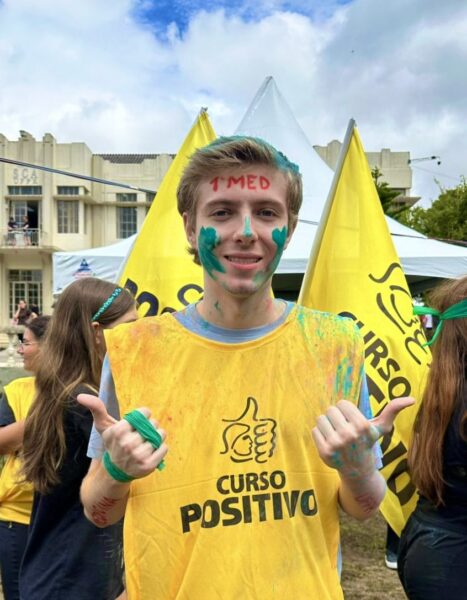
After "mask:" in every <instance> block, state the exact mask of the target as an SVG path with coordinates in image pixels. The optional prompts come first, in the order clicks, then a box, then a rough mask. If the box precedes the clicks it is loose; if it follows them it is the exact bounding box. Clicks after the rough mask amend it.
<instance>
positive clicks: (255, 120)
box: [53, 77, 467, 293]
mask: <svg viewBox="0 0 467 600" xmlns="http://www.w3.org/2000/svg"><path fill="white" fill-rule="evenodd" d="M236 133H237V134H246V135H252V136H256V137H261V138H264V139H265V140H267V141H268V142H270V143H272V144H273V145H274V146H276V147H277V148H278V149H279V150H281V151H282V152H284V153H285V154H286V155H287V156H288V158H289V159H290V160H292V161H294V162H296V163H297V164H298V165H299V167H300V171H301V173H302V177H303V188H304V198H303V206H302V209H301V211H300V220H299V223H298V225H297V229H296V231H295V233H294V235H293V237H292V241H291V243H290V244H289V246H288V248H287V250H286V251H285V252H284V255H283V257H282V260H281V262H280V263H279V267H278V269H277V274H278V277H279V278H282V282H280V283H278V282H277V281H276V282H275V287H276V289H279V290H280V289H290V290H296V291H298V288H299V286H300V280H301V276H302V275H303V273H304V272H305V269H306V265H307V262H308V258H309V255H310V250H311V247H312V244H313V239H314V236H315V233H316V229H317V224H318V222H319V219H320V217H321V212H322V210H323V206H324V204H325V201H326V198H327V195H328V192H329V189H330V187H331V181H332V178H333V172H332V170H331V169H330V168H329V167H328V166H327V165H326V163H325V162H324V161H323V160H322V159H321V158H320V157H319V155H318V154H317V152H316V151H315V149H314V148H313V146H312V145H311V144H310V142H309V141H308V139H307V137H306V135H305V133H304V132H303V130H302V128H301V127H300V125H299V124H298V122H297V120H296V119H295V117H294V115H293V113H292V111H291V109H290V107H289V106H288V104H287V102H286V101H285V99H284V98H283V96H282V94H281V93H280V91H279V90H278V88H277V86H276V83H275V82H274V79H273V78H272V77H267V78H266V79H265V81H264V83H263V84H262V86H261V87H260V89H259V90H258V93H257V94H256V96H255V98H254V99H253V101H252V103H251V105H250V107H249V108H248V110H247V112H246V113H245V116H244V117H243V119H242V121H241V123H240V125H239V126H238V128H237V131H236ZM156 201H157V200H156ZM387 221H388V225H389V230H390V232H391V235H392V237H393V241H394V244H395V247H396V250H397V253H398V255H399V258H400V260H401V263H402V267H403V269H404V272H405V274H406V276H407V278H408V280H409V283H410V284H411V288H412V290H413V291H417V290H418V289H423V287H429V286H430V285H431V284H432V280H433V278H445V279H449V278H455V277H459V276H461V275H464V274H466V273H467V248H462V247H460V246H455V245H452V244H445V243H442V242H437V241H434V240H430V239H428V238H427V237H425V236H424V235H422V234H421V233H418V232H417V231H414V230H413V229H410V228H409V227H405V226H404V225H401V224H400V223H398V222H397V221H395V220H393V219H390V218H389V217H387ZM135 237H136V236H132V237H130V238H128V239H126V240H123V241H121V242H118V243H117V244H112V245H111V246H104V247H101V248H94V249H90V250H81V251H76V252H56V253H55V254H54V257H53V288H54V293H59V292H60V291H61V290H63V289H64V287H66V285H68V283H70V282H71V281H74V279H77V278H79V277H83V276H85V275H94V276H96V277H101V278H103V279H108V280H110V281H117V280H118V274H119V272H120V269H121V268H122V265H123V261H124V259H125V257H126V256H127V253H128V252H129V250H130V249H131V247H132V245H133V242H134V239H135ZM375 251H377V248H375ZM83 261H84V262H83Z"/></svg>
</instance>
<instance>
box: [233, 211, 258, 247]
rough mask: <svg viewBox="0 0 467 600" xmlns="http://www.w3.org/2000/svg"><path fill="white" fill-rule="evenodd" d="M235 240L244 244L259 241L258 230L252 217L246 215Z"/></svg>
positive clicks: (241, 221)
mask: <svg viewBox="0 0 467 600" xmlns="http://www.w3.org/2000/svg"><path fill="white" fill-rule="evenodd" d="M235 239H237V240H239V241H242V242H254V241H256V240H257V239H258V235H257V233H256V228H255V226H254V224H252V219H251V215H245V216H243V218H242V219H241V220H240V221H239V224H238V228H237V231H236V233H235Z"/></svg>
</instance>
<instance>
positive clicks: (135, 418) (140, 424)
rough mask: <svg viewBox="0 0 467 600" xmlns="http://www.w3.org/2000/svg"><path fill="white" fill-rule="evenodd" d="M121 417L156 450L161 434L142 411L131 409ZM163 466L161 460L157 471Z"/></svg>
mask: <svg viewBox="0 0 467 600" xmlns="http://www.w3.org/2000/svg"><path fill="white" fill-rule="evenodd" d="M123 418H124V419H125V421H128V423H129V424H130V425H131V426H132V427H133V429H136V431H137V432H138V433H139V434H140V436H141V437H142V438H143V440H146V442H149V443H150V444H151V446H152V447H153V448H155V449H156V450H157V449H158V448H159V447H160V446H161V444H162V438H161V436H160V435H159V433H158V432H157V430H156V428H155V427H154V425H153V424H152V423H151V421H150V420H149V419H148V418H147V417H145V416H144V415H143V413H142V412H140V411H139V410H132V411H131V412H129V413H128V414H126V415H125V416H124V417H123ZM164 467H165V463H164V461H161V462H160V463H159V464H158V465H157V467H156V468H157V469H158V471H162V469H163V468H164Z"/></svg>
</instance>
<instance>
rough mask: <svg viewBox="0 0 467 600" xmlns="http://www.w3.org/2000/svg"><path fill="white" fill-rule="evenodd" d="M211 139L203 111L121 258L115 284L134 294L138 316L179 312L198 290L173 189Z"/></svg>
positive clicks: (196, 273)
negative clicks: (121, 266)
mask: <svg viewBox="0 0 467 600" xmlns="http://www.w3.org/2000/svg"><path fill="white" fill-rule="evenodd" d="M215 138H216V134H215V132H214V129H213V128H212V125H211V122H210V121H209V117H208V115H207V112H206V110H204V109H203V110H201V112H200V114H199V116H198V118H197V119H196V122H195V123H194V125H193V127H192V128H191V130H190V132H189V133H188V135H187V136H186V138H185V141H184V142H183V144H182V147H181V148H180V150H179V152H178V154H177V155H176V157H175V159H174V161H173V162H172V164H171V165H170V168H169V170H168V171H167V173H166V175H165V177H164V179H163V180H162V183H161V185H160V187H159V190H158V192H157V195H156V198H155V200H154V202H153V204H152V206H151V208H150V210H149V213H148V214H147V216H146V219H145V221H144V224H143V227H142V228H141V231H140V233H139V235H138V237H137V238H136V241H135V243H134V246H133V249H132V250H131V253H130V255H129V257H128V259H127V262H126V265H125V268H124V271H123V274H122V277H121V280H120V284H121V285H122V286H125V287H127V288H128V289H129V290H130V291H131V292H132V293H133V294H134V296H135V298H136V300H137V301H138V303H139V305H140V308H139V309H138V312H139V314H140V316H143V315H144V316H152V315H156V314H161V313H163V312H167V311H174V310H179V309H180V308H183V307H184V306H186V305H187V304H189V303H190V302H193V301H196V300H197V299H199V297H200V296H201V294H202V291H203V287H202V286H203V274H202V270H201V267H199V266H198V265H196V264H195V263H194V262H193V259H192V257H191V256H190V255H189V254H188V252H187V247H188V243H187V240H186V237H185V231H184V228H183V220H182V217H181V216H180V215H179V214H178V211H177V198H176V192H177V187H178V183H179V181H180V177H181V174H182V172H183V169H184V168H185V166H186V165H187V163H188V160H189V158H190V157H191V155H192V154H193V152H194V151H195V150H196V149H197V148H202V147H203V146H206V145H207V144H209V143H210V142H212V141H213V140H214V139H215Z"/></svg>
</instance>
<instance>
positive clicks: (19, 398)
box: [0, 377, 35, 525]
mask: <svg viewBox="0 0 467 600" xmlns="http://www.w3.org/2000/svg"><path fill="white" fill-rule="evenodd" d="M4 392H5V395H6V397H7V400H8V405H9V406H10V408H11V410H12V411H13V414H14V415H15V420H16V421H21V420H22V419H25V418H26V415H27V414H28V411H29V408H30V406H31V403H32V401H33V399H34V392H35V388H34V377H22V378H20V379H15V380H14V381H12V382H11V383H9V384H7V385H6V386H5V388H4ZM20 469H21V461H20V459H19V458H18V456H17V454H10V455H9V456H8V458H7V460H6V462H5V465H4V467H3V469H2V472H1V474H0V521H13V522H14V523H22V524H24V525H29V521H30V520H31V510H32V499H33V489H32V485H31V484H30V483H25V482H23V483H21V475H20Z"/></svg>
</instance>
